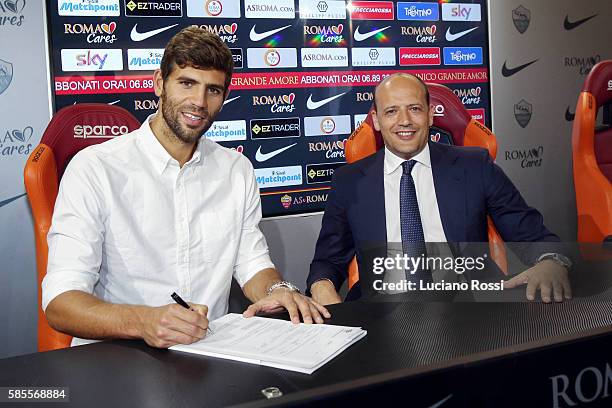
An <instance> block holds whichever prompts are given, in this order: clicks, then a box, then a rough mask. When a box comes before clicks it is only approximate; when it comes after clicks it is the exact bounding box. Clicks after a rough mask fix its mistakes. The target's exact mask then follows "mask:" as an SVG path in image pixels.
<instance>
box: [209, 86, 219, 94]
mask: <svg viewBox="0 0 612 408" xmlns="http://www.w3.org/2000/svg"><path fill="white" fill-rule="evenodd" d="M208 92H210V93H212V94H214V95H220V94H221V90H220V89H219V88H208Z"/></svg>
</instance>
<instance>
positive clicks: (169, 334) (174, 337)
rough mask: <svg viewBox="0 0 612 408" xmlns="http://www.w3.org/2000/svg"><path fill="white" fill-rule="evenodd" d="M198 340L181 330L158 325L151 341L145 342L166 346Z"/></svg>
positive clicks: (155, 345)
mask: <svg viewBox="0 0 612 408" xmlns="http://www.w3.org/2000/svg"><path fill="white" fill-rule="evenodd" d="M198 340H200V339H199V338H197V337H194V336H191V335H189V334H185V333H183V332H181V331H177V330H175V329H172V328H169V327H164V326H158V327H157V328H155V330H154V333H153V340H152V342H151V343H149V342H147V343H149V344H151V345H152V346H154V347H158V348H168V347H170V346H173V345H175V344H191V343H193V342H195V341H198Z"/></svg>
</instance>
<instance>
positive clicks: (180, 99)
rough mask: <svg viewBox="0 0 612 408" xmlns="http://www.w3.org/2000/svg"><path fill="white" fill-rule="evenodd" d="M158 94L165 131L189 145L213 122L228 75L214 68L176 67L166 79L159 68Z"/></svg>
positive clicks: (221, 100)
mask: <svg viewBox="0 0 612 408" xmlns="http://www.w3.org/2000/svg"><path fill="white" fill-rule="evenodd" d="M154 79H155V80H154V83H155V94H156V95H157V96H159V97H160V106H159V110H160V111H161V114H162V118H163V120H164V122H165V125H166V126H164V127H165V128H166V132H165V133H170V134H171V135H173V136H174V137H176V139H178V140H180V141H181V142H183V143H186V144H193V143H196V142H197V141H198V139H199V138H200V137H201V136H202V135H203V134H204V132H206V131H207V130H208V129H209V128H210V126H211V125H212V124H213V122H214V120H215V117H216V116H217V114H218V113H219V111H220V110H221V107H222V106H223V101H224V99H225V96H226V95H225V80H226V75H225V73H224V72H222V71H218V70H214V69H208V70H203V69H197V68H193V67H190V66H186V67H185V68H180V67H178V66H175V67H174V69H173V70H172V72H171V73H170V75H168V77H167V78H166V79H165V80H164V79H163V78H162V75H161V72H160V71H159V70H157V71H155V74H154Z"/></svg>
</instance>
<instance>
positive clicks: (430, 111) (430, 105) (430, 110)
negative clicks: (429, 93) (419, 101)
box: [429, 103, 435, 127]
mask: <svg viewBox="0 0 612 408" xmlns="http://www.w3.org/2000/svg"><path fill="white" fill-rule="evenodd" d="M434 113H435V107H434V105H433V103H432V104H429V127H431V126H433V120H434Z"/></svg>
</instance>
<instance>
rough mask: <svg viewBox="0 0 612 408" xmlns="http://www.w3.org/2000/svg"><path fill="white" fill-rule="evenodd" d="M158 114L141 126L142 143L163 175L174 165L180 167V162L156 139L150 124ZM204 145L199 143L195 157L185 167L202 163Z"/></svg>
mask: <svg viewBox="0 0 612 408" xmlns="http://www.w3.org/2000/svg"><path fill="white" fill-rule="evenodd" d="M156 114H157V113H153V114H152V115H150V116H149V117H148V118H147V119H146V120H145V121H144V123H143V124H142V126H140V131H141V132H140V133H141V137H140V141H141V143H142V146H143V147H144V150H145V152H146V154H147V155H148V156H149V158H150V159H151V162H152V163H153V167H154V168H155V170H156V171H157V172H158V173H159V174H162V173H163V172H164V170H165V169H166V168H167V167H168V166H170V165H172V164H176V165H177V166H178V162H177V161H176V160H175V159H174V158H173V157H172V156H170V153H168V151H167V150H166V149H165V148H164V146H162V144H161V143H160V142H159V140H157V137H155V135H154V134H153V131H152V130H151V123H150V122H151V120H152V119H153V118H154V117H155V115H156ZM202 145H203V143H200V142H199V141H198V144H197V146H196V149H195V151H194V152H193V156H191V159H190V160H189V161H188V162H187V163H185V166H187V165H189V164H191V163H199V162H200V158H201V157H202V152H201V149H202V147H203V146H202Z"/></svg>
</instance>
